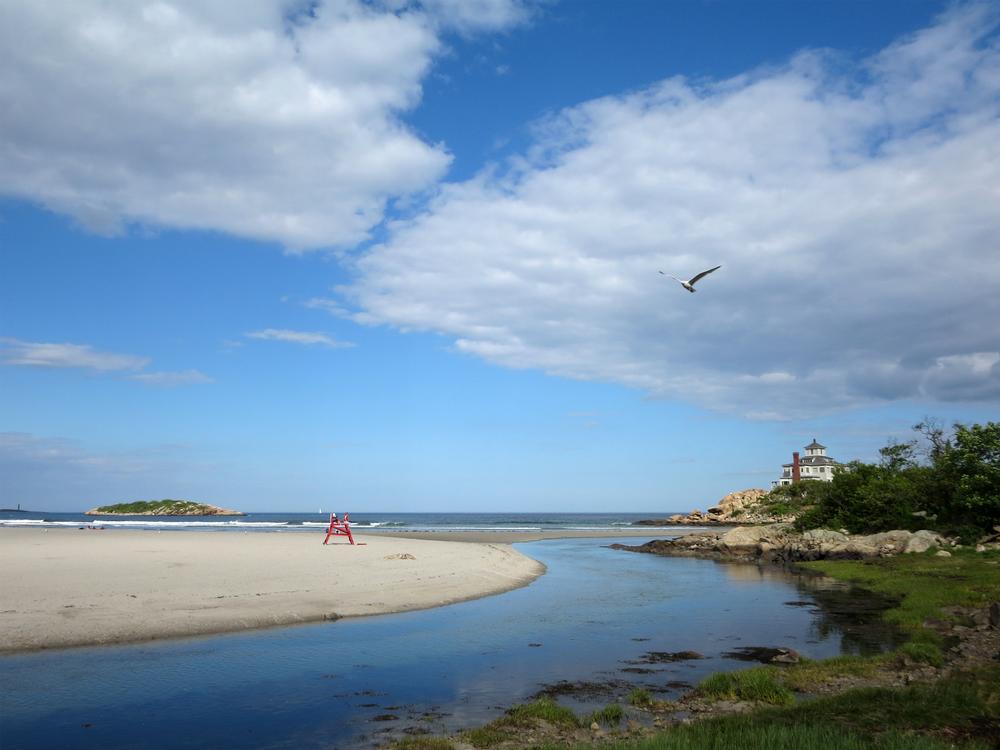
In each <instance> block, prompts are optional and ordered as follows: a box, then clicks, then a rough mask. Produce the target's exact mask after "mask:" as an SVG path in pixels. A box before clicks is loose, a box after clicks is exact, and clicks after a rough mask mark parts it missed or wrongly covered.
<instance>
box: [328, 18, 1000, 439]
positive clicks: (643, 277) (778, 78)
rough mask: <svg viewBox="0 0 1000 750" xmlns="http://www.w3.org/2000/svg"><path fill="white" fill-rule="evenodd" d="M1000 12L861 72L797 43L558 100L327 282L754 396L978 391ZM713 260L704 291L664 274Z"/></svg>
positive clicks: (369, 308) (989, 289)
mask: <svg viewBox="0 0 1000 750" xmlns="http://www.w3.org/2000/svg"><path fill="white" fill-rule="evenodd" d="M997 16H998V14H997V12H996V9H995V6H984V5H971V6H962V7H959V8H958V9H955V10H953V11H951V12H949V13H948V14H946V15H945V16H943V17H942V18H941V19H940V20H939V21H938V22H937V23H936V25H935V26H933V27H931V28H929V29H926V30H924V31H921V32H920V33H917V34H914V35H912V36H910V37H909V38H907V39H903V40H900V41H899V42H897V43H896V44H894V45H892V46H891V47H889V48H887V49H886V50H884V51H882V52H881V53H880V54H879V55H877V56H875V57H874V58H872V59H871V60H868V61H865V62H864V63H863V64H861V65H859V66H858V67H857V68H855V69H853V70H848V69H845V65H844V61H843V60H842V59H839V58H836V59H833V58H831V57H828V56H827V55H825V54H823V53H813V52H804V53H802V54H799V55H797V56H796V57H795V58H794V59H792V60H790V61H789V62H788V63H787V64H785V65H783V66H780V67H777V68H771V69H767V70H759V71H752V72H750V73H747V74H746V75H743V76H740V77H737V78H734V79H731V80H726V81H719V82H714V83H712V82H710V83H706V84H700V85H696V84H694V83H691V82H688V81H685V80H682V79H670V80H666V81H662V82H660V83H658V84H656V85H654V86H651V87H649V88H648V89H645V90H642V91H638V92H634V93H630V94H627V95H623V96H614V97H607V98H603V99H598V100H595V101H590V102H587V103H584V104H582V105H580V106H578V107H575V108H572V109H569V110H566V111H563V112H559V113H556V114H555V115H554V116H553V117H551V118H549V119H547V120H546V121H545V122H542V123H540V124H539V125H538V127H537V134H536V140H535V143H534V146H533V147H532V148H531V149H530V150H529V151H528V152H527V153H525V154H524V155H523V156H522V157H520V158H518V159H515V160H513V161H512V162H511V163H510V164H508V165H506V167H505V168H503V169H500V168H497V167H492V168H490V169H487V170H485V171H484V172H483V173H481V174H480V175H478V176H477V177H475V178H474V179H472V180H469V181H467V182H463V183H457V184H448V185H445V186H443V187H442V188H441V189H440V191H439V192H438V194H437V195H436V196H435V197H434V198H433V200H432V201H431V203H430V205H429V206H428V209H427V211H426V212H425V213H422V214H418V215H416V216H415V217H414V218H412V219H411V220H408V221H404V222H397V223H396V224H395V225H393V226H392V227H391V233H390V236H389V239H388V240H387V241H385V242H384V243H382V244H380V245H377V246H375V247H373V248H372V249H371V251H370V252H368V253H367V254H366V255H365V256H363V257H362V258H361V259H360V260H359V261H358V262H357V265H356V268H355V271H356V273H357V278H356V281H355V283H353V284H352V285H351V286H349V287H347V288H344V289H341V290H339V291H340V294H341V297H342V298H343V299H344V300H345V301H346V302H347V303H350V304H353V305H354V307H355V311H356V312H355V315H354V318H355V319H356V320H357V321H359V322H363V323H371V324H390V325H394V326H397V327H399V328H401V329H404V330H410V329H418V330H434V331H439V332H442V333H445V334H448V335H451V336H453V337H454V339H455V342H456V344H455V345H456V348H457V349H458V350H459V351H462V352H467V353H469V354H472V355H475V356H478V357H482V358H484V359H487V360H489V361H492V362H495V363H498V364H501V365H505V366H509V367H531V368H540V369H542V370H545V371H547V372H549V373H553V374H557V375H562V376H567V377H573V378H582V379H596V380H603V381H611V382H616V383H622V384H625V385H628V386H632V387H636V388H640V389H644V390H646V391H648V392H650V393H652V394H654V395H657V396H662V397H670V398H680V399H685V400H692V399H693V400H695V401H698V402H700V403H702V404H705V405H708V406H710V407H713V408H718V409H723V410H733V411H738V412H741V413H744V414H750V415H755V416H758V417H760V418H767V419H772V418H777V417H783V416H784V417H787V416H802V415H812V414H817V413H822V412H825V411H828V410H831V409H836V408H840V407H847V406H854V405H858V404H862V403H868V402H873V401H879V400H884V399H895V398H905V397H920V398H925V399H931V400H935V399H936V400H982V399H985V398H992V399H995V398H996V396H997V369H998V368H997V366H996V364H995V361H994V360H992V359H990V358H991V357H993V356H994V354H995V352H997V351H1000V332H998V331H1000V329H998V327H997V326H996V325H995V324H993V323H992V322H991V321H995V320H1000V295H998V294H997V292H996V290H997V289H998V288H1000V262H998V256H997V244H996V238H997V237H1000V211H998V210H997V206H998V205H1000V151H998V149H997V146H996V144H997V143H1000V121H998V113H1000V99H998V97H997V92H998V91H1000V47H998V42H997ZM718 263H722V264H723V267H722V269H721V270H720V271H719V272H717V273H715V274H713V275H712V276H711V277H709V278H707V279H705V280H704V281H703V282H702V283H701V284H700V287H699V292H698V293H697V294H695V295H691V294H688V293H687V292H685V291H683V290H682V289H680V288H679V287H678V286H677V285H676V284H675V283H674V282H672V281H667V282H666V283H665V282H664V279H663V277H662V276H659V275H658V274H657V270H658V269H663V270H665V271H667V272H668V273H673V274H675V275H678V276H682V277H686V276H688V275H690V274H692V273H694V272H697V271H699V270H701V269H703V268H707V267H709V266H711V265H716V264H718ZM970 358H971V359H970ZM989 362H994V364H991V365H989V366H988V367H987V366H985V365H984V364H983V363H989Z"/></svg>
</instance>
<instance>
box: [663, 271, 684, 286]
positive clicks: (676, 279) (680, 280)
mask: <svg viewBox="0 0 1000 750" xmlns="http://www.w3.org/2000/svg"><path fill="white" fill-rule="evenodd" d="M660 273H662V274H663V275H664V276H666V277H667V278H668V279H673V280H674V281H679V282H680V283H681V284H683V283H684V279H678V278H677V277H676V276H671V275H670V274H669V273H663V271H660Z"/></svg>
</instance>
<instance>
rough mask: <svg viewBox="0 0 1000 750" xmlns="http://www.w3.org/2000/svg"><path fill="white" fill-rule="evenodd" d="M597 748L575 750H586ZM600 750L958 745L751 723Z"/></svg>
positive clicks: (908, 749)
mask: <svg viewBox="0 0 1000 750" xmlns="http://www.w3.org/2000/svg"><path fill="white" fill-rule="evenodd" d="M557 747H558V748H559V750H569V748H567V747H566V746H556V745H543V746H536V747H535V748H534V749H533V750H556V748H557ZM590 747H598V746H596V745H576V746H575V747H574V748H573V750H586V749H587V748H590ZM599 747H600V748H601V750H954V748H955V747H956V746H955V745H954V744H951V743H948V742H942V741H940V740H936V739H932V738H928V737H920V736H915V735H911V734H904V733H899V732H888V733H885V734H882V735H878V736H877V737H865V736H861V735H857V734H852V733H845V732H843V731H842V730H838V729H837V728H835V727H825V726H815V725H812V726H809V725H807V726H781V725H772V724H767V723H764V722H760V721H756V720H754V719H752V718H737V719H731V720H730V719H719V720H713V721H703V722H699V723H697V724H692V725H690V726H682V727H677V728H676V729H672V730H670V731H669V732H664V733H662V734H658V735H656V736H654V737H650V738H648V739H645V740H641V741H639V742H618V743H610V744H601V745H600V746H599ZM973 748H975V749H976V750H986V748H987V746H986V745H982V744H974V745H964V746H963V750H973Z"/></svg>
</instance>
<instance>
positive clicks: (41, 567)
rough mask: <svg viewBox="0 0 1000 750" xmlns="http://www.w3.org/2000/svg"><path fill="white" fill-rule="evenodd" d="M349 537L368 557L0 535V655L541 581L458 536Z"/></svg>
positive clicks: (59, 533) (128, 535)
mask: <svg viewBox="0 0 1000 750" xmlns="http://www.w3.org/2000/svg"><path fill="white" fill-rule="evenodd" d="M356 538H357V539H358V540H359V541H364V542H366V544H365V545H364V546H353V547H352V546H351V545H350V544H348V543H347V542H346V540H343V541H341V540H331V543H330V544H329V545H326V546H324V545H323V543H322V541H323V534H322V532H320V533H317V534H306V533H289V534H266V533H233V532H219V533H211V532H194V531H163V532H157V531H124V530H117V529H115V530H103V531H102V530H91V529H11V528H4V529H0V574H2V581H3V582H2V584H0V593H2V596H0V601H2V603H0V651H5V652H12V651H27V650H37V649H43V648H60V647H68V646H83V645H99V644H113V643H126V642H135V641H145V640H151V639H157V638H171V637H179V636H189V635H201V634H209V633H223V632H231V631H238V630H248V629H252V628H262V627H270V626H276V625H290V624H295V623H305V622H315V621H321V620H325V619H326V620H329V619H336V618H338V617H351V616H357V615H370V614H383V613H387V612H403V611H406V610H413V609H424V608H427V607H435V606H439V605H442V604H449V603H452V602H458V601H463V600H467V599H474V598H477V597H481V596H487V595H490V594H497V593H500V592H502V591H508V590H510V589H513V588H517V587H519V586H524V585H526V584H528V583H530V582H531V581H533V580H534V579H535V578H536V577H538V576H539V575H541V574H542V573H544V571H545V569H544V566H543V565H542V564H541V563H538V562H536V561H535V560H532V559H530V558H529V557H526V556H525V555H522V554H521V553H520V552H518V551H516V550H514V549H513V548H512V547H510V545H509V544H504V543H483V542H470V541H459V540H460V539H462V537H461V536H460V535H452V534H448V535H447V536H446V537H445V538H446V539H447V541H441V540H440V539H421V538H417V537H416V536H415V535H410V534H405V535H404V534H394V535H391V536H376V535H371V534H366V535H364V536H356ZM491 541H492V540H491ZM503 541H504V542H513V541H520V539H515V538H513V537H512V536H505V537H504V539H503ZM335 542H336V543H335Z"/></svg>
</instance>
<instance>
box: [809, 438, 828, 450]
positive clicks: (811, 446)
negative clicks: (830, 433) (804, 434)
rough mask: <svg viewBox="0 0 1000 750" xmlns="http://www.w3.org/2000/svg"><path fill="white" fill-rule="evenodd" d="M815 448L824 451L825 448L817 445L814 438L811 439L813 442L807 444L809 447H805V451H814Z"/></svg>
mask: <svg viewBox="0 0 1000 750" xmlns="http://www.w3.org/2000/svg"><path fill="white" fill-rule="evenodd" d="M816 448H822V449H824V450H826V446H825V445H820V444H819V443H817V442H816V438H813V441H812V442H811V443H809V445H807V446H806V450H807V451H808V450H814V449H816Z"/></svg>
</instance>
